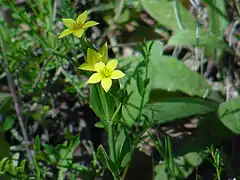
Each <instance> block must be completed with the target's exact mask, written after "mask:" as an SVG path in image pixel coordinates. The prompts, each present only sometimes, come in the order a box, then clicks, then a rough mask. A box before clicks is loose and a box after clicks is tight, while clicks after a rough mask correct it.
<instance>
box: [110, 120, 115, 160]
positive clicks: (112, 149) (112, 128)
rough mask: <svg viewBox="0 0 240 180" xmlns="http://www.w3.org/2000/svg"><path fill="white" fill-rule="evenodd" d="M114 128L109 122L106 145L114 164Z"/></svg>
mask: <svg viewBox="0 0 240 180" xmlns="http://www.w3.org/2000/svg"><path fill="white" fill-rule="evenodd" d="M114 142H115V141H114V126H113V124H112V123H111V122H109V124H108V143H109V150H110V158H111V160H112V161H113V162H116V150H115V145H114V144H115V143H114Z"/></svg>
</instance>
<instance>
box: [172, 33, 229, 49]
mask: <svg viewBox="0 0 240 180" xmlns="http://www.w3.org/2000/svg"><path fill="white" fill-rule="evenodd" d="M168 45H186V46H189V45H190V46H192V45H193V46H196V45H198V46H202V47H203V46H207V47H216V48H227V45H226V44H225V42H224V40H223V38H222V37H221V36H216V35H214V34H213V33H209V32H201V33H200V37H199V43H198V44H197V36H196V31H195V30H189V29H186V30H183V31H181V32H177V33H176V34H175V35H173V36H172V37H171V38H170V39H169V41H168Z"/></svg>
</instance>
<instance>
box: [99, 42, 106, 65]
mask: <svg viewBox="0 0 240 180" xmlns="http://www.w3.org/2000/svg"><path fill="white" fill-rule="evenodd" d="M99 53H100V54H101V55H102V59H101V61H102V62H103V63H105V64H107V62H108V46H107V42H106V43H105V44H104V45H103V46H102V47H101V48H100V49H99Z"/></svg>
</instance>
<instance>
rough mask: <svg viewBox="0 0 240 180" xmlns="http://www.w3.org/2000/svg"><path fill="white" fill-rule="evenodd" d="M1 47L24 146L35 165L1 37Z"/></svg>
mask: <svg viewBox="0 0 240 180" xmlns="http://www.w3.org/2000/svg"><path fill="white" fill-rule="evenodd" d="M0 46H1V48H2V53H3V62H2V66H3V68H4V70H5V72H6V73H7V81H8V86H9V89H10V92H11V95H12V98H13V101H14V107H15V111H16V114H17V117H18V122H19V125H20V128H21V131H22V134H23V141H24V146H25V149H26V152H27V155H28V159H29V161H30V163H31V164H33V157H32V153H31V151H30V149H29V147H28V136H27V131H26V129H25V127H24V123H23V116H22V112H21V107H20V103H19V99H18V96H17V92H16V89H15V87H14V81H13V78H12V74H11V72H10V71H9V69H8V62H7V59H6V54H5V51H4V45H3V41H2V38H1V37H0Z"/></svg>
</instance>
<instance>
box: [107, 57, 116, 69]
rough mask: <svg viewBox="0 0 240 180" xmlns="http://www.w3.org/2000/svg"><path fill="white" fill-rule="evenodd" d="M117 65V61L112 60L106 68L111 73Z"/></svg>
mask: <svg viewBox="0 0 240 180" xmlns="http://www.w3.org/2000/svg"><path fill="white" fill-rule="evenodd" d="M117 64H118V60H116V59H113V60H111V61H109V62H108V63H107V65H106V67H107V69H109V70H110V71H113V70H114V69H115V68H116V67H117Z"/></svg>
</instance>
